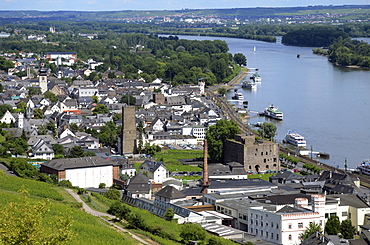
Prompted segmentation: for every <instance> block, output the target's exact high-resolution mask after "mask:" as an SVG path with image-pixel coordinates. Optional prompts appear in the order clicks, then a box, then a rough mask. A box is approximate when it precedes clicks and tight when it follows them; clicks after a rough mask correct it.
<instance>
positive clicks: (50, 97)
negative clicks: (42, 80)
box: [44, 91, 59, 103]
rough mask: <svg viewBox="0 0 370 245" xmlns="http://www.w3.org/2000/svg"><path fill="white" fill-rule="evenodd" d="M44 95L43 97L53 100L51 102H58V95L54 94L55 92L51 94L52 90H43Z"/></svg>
mask: <svg viewBox="0 0 370 245" xmlns="http://www.w3.org/2000/svg"><path fill="white" fill-rule="evenodd" d="M44 97H45V99H49V100H50V101H51V102H53V103H56V102H58V100H59V99H58V96H56V95H55V94H53V93H52V92H50V91H47V92H45V93H44Z"/></svg>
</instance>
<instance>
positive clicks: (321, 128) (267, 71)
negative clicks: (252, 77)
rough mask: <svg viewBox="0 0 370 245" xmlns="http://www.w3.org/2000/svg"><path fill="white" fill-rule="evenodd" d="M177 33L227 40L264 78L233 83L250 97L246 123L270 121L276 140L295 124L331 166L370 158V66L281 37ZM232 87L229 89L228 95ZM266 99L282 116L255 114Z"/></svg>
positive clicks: (204, 38) (309, 143) (355, 163)
mask: <svg viewBox="0 0 370 245" xmlns="http://www.w3.org/2000/svg"><path fill="white" fill-rule="evenodd" d="M179 38H182V39H191V40H194V39H195V40H206V39H207V40H214V39H218V40H223V41H226V42H227V44H228V45H229V49H230V51H229V52H230V53H233V54H234V53H243V54H244V55H245V56H246V57H247V67H248V68H258V69H259V71H258V72H259V74H260V75H261V77H262V82H261V83H260V84H258V86H257V89H255V90H253V91H251V90H245V89H242V88H241V87H240V86H237V87H236V88H237V89H238V90H239V92H242V93H243V95H244V100H247V101H248V102H249V106H248V110H249V114H250V119H249V123H252V124H254V123H256V122H264V121H269V122H274V123H275V124H276V126H277V133H278V134H277V136H276V140H278V141H282V139H284V137H285V134H286V133H287V131H288V130H294V131H296V132H297V133H299V134H301V135H302V136H304V137H305V139H306V141H307V148H308V149H310V150H311V149H312V150H313V151H322V152H327V153H329V154H330V159H327V160H326V159H325V160H324V159H320V161H321V162H324V163H326V164H328V165H331V166H334V167H340V168H343V167H344V163H345V159H347V165H348V167H349V168H355V167H356V166H357V165H358V164H360V163H361V162H362V161H363V160H365V159H367V158H370V70H360V69H349V68H342V67H337V66H335V65H333V64H331V63H330V62H329V61H328V60H327V58H326V57H324V56H319V55H314V54H313V53H312V48H309V47H295V46H285V45H283V44H281V43H280V39H279V38H278V42H277V43H266V42H261V41H254V40H245V39H234V38H220V37H218V38H216V37H201V36H179ZM362 40H365V41H367V42H369V40H370V39H369V38H368V39H362ZM254 47H255V48H254ZM254 50H256V51H254ZM297 54H300V58H297ZM248 77H249V76H248ZM233 93H234V92H233V91H231V92H229V93H228V95H227V96H228V99H229V100H231V96H232V95H233ZM231 103H236V104H237V103H238V102H236V101H231ZM269 104H273V105H274V106H277V107H278V108H279V110H281V111H283V113H284V119H283V120H282V121H276V120H273V119H267V118H265V117H260V116H258V114H257V113H256V112H260V111H263V110H264V108H265V107H267V106H268V105H269ZM240 107H242V106H240Z"/></svg>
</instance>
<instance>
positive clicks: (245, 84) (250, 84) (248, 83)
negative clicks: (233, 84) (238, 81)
mask: <svg viewBox="0 0 370 245" xmlns="http://www.w3.org/2000/svg"><path fill="white" fill-rule="evenodd" d="M242 88H244V89H256V88H257V84H256V83H255V82H253V81H243V82H242Z"/></svg>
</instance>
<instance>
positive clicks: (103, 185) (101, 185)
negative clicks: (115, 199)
mask: <svg viewBox="0 0 370 245" xmlns="http://www.w3.org/2000/svg"><path fill="white" fill-rule="evenodd" d="M106 186H107V185H106V184H105V183H100V184H99V189H105V187H106Z"/></svg>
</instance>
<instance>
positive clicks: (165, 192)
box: [155, 185, 186, 200]
mask: <svg viewBox="0 0 370 245" xmlns="http://www.w3.org/2000/svg"><path fill="white" fill-rule="evenodd" d="M155 196H158V197H164V198H167V199H171V200H173V199H182V198H185V197H186V196H185V195H184V194H183V193H181V192H180V191H179V190H177V189H176V188H175V187H173V186H170V185H168V186H166V187H165V188H163V189H161V190H160V191H158V192H157V193H156V194H155Z"/></svg>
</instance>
